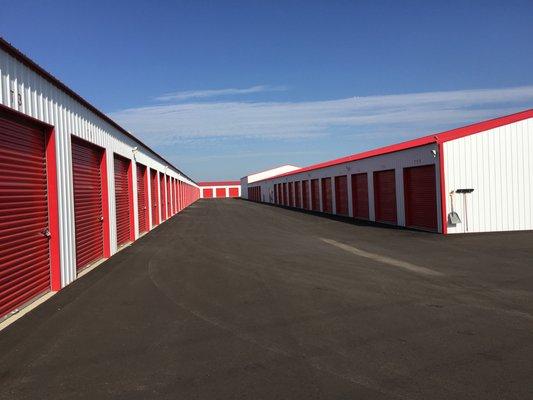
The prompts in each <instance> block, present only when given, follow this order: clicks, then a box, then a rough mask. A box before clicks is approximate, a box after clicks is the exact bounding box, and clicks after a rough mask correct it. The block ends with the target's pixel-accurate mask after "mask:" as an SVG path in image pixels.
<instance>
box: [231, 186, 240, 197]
mask: <svg viewBox="0 0 533 400" xmlns="http://www.w3.org/2000/svg"><path fill="white" fill-rule="evenodd" d="M229 197H239V188H229Z"/></svg>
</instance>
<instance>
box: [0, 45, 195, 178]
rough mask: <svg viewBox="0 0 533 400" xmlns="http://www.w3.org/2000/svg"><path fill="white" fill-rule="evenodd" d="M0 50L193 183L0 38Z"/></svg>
mask: <svg viewBox="0 0 533 400" xmlns="http://www.w3.org/2000/svg"><path fill="white" fill-rule="evenodd" d="M0 49H2V50H4V51H5V52H6V53H8V54H9V55H10V56H12V57H13V58H15V59H16V60H17V61H19V62H21V63H22V64H24V65H25V66H26V67H28V68H29V69H31V70H32V71H34V72H36V73H37V74H39V75H40V76H41V77H43V78H44V79H46V80H47V81H48V82H50V83H51V84H52V85H54V86H55V87H57V88H58V89H59V90H61V91H63V92H65V93H66V94H68V95H69V96H70V97H72V98H73V99H74V100H76V101H77V102H79V103H81V104H82V105H83V106H84V107H86V108H88V109H89V110H90V111H92V112H93V113H95V114H96V115H98V116H99V117H100V118H102V119H103V120H104V121H106V122H107V123H108V124H110V125H111V126H113V127H114V128H116V129H118V130H119V131H120V132H122V133H123V134H124V135H126V136H127V137H129V138H130V139H133V140H134V141H136V142H137V143H139V144H140V145H141V146H143V147H145V148H146V149H147V150H148V151H150V152H151V153H152V154H154V155H155V156H156V157H158V158H160V159H161V160H163V161H164V162H165V163H167V164H168V165H169V166H171V167H172V168H174V169H175V170H176V172H178V173H179V174H181V175H183V176H184V177H185V178H187V179H189V180H190V181H191V182H194V180H193V179H191V178H189V177H188V176H187V175H185V174H184V173H183V172H182V171H181V170H179V169H178V168H176V167H174V166H173V165H172V163H170V162H168V161H167V160H165V159H164V158H163V157H162V156H160V155H159V154H157V153H156V152H155V151H154V150H152V149H151V148H150V147H148V146H147V145H146V144H144V143H143V142H141V141H140V140H139V139H137V138H136V137H135V136H133V135H132V134H131V133H129V132H128V131H127V130H126V129H124V128H123V127H121V126H120V125H119V124H117V123H116V122H115V121H113V120H112V119H111V118H109V117H108V116H107V115H105V114H104V113H103V112H102V111H100V110H98V109H97V108H96V107H95V106H93V105H92V104H91V103H89V102H88V101H87V100H85V99H84V98H83V97H81V96H80V95H79V94H77V93H76V92H74V91H73V90H72V89H70V88H69V87H68V86H67V85H65V84H64V83H63V82H61V81H60V80H59V79H57V78H56V77H55V76H53V75H52V74H51V73H49V72H48V71H46V70H45V69H43V68H42V67H41V66H39V65H38V64H37V63H36V62H35V61H33V60H31V59H30V58H29V57H28V56H26V55H25V54H24V53H22V52H21V51H20V50H18V49H17V48H16V47H14V46H13V45H12V44H11V43H9V42H8V41H6V40H5V39H3V38H2V37H0Z"/></svg>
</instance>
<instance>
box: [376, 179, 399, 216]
mask: <svg viewBox="0 0 533 400" xmlns="http://www.w3.org/2000/svg"><path fill="white" fill-rule="evenodd" d="M374 204H375V210H376V221H378V222H387V223H391V224H396V223H397V217H396V177H395V171H394V170H393V169H390V170H387V171H378V172H374Z"/></svg>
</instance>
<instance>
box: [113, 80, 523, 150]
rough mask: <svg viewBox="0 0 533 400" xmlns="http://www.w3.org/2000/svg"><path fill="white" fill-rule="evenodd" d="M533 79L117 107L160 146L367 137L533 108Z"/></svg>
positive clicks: (126, 121) (125, 120)
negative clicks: (516, 83) (497, 85)
mask: <svg viewBox="0 0 533 400" xmlns="http://www.w3.org/2000/svg"><path fill="white" fill-rule="evenodd" d="M532 104H533V86H523V87H513V88H501V89H479V90H457V91H445V92H427V93H409V94H400V95H384V96H366V97H352V98H344V99H337V100H323V101H305V102H235V101H232V102H228V101H221V102H209V103H198V102H189V103H181V104H169V105H157V106H151V107H139V108H131V109H126V110H122V111H118V112H115V113H112V114H111V117H112V118H113V119H115V120H117V121H118V122H119V123H121V124H123V125H124V126H125V127H127V128H128V129H129V130H131V131H132V132H134V133H135V134H137V135H140V136H142V137H143V138H144V139H146V141H147V142H148V143H150V144H152V145H169V144H172V143H177V142H179V141H182V140H189V141H201V140H212V139H215V138H218V139H220V140H222V139H225V138H233V139H235V138H262V139H279V138H286V139H290V138H308V137H317V136H330V135H335V134H337V133H338V132H342V133H343V134H349V135H352V136H353V135H357V134H360V135H362V137H364V136H366V135H368V134H371V133H372V132H390V135H391V140H393V139H394V136H395V135H396V136H398V135H402V136H404V137H405V136H409V133H410V132H412V133H413V135H414V134H421V133H426V134H429V133H432V132H434V130H435V129H441V128H442V127H455V126H460V125H461V124H464V123H469V122H475V121H479V120H482V119H486V118H491V117H496V116H499V115H504V114H507V113H511V112H515V111H519V110H522V109H526V108H530V107H531V106H532Z"/></svg>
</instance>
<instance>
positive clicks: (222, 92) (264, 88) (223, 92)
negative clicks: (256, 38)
mask: <svg viewBox="0 0 533 400" xmlns="http://www.w3.org/2000/svg"><path fill="white" fill-rule="evenodd" d="M283 90H286V88H285V87H284V86H269V85H256V86H252V87H249V88H244V89H237V88H228V89H209V90H187V91H183V92H174V93H166V94H163V95H161V96H158V97H156V98H155V100H158V101H172V100H174V101H183V100H190V99H205V98H212V97H223V96H238V95H245V94H252V93H261V92H279V91H283Z"/></svg>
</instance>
